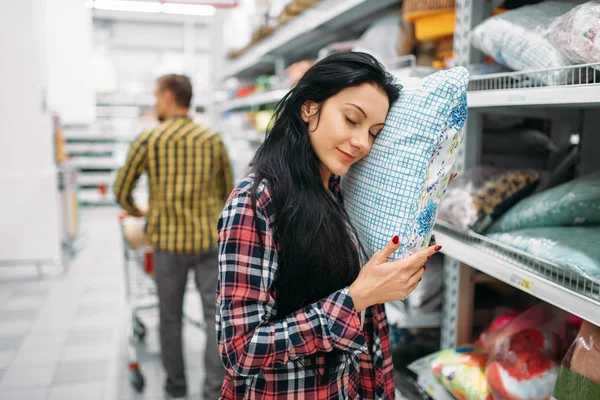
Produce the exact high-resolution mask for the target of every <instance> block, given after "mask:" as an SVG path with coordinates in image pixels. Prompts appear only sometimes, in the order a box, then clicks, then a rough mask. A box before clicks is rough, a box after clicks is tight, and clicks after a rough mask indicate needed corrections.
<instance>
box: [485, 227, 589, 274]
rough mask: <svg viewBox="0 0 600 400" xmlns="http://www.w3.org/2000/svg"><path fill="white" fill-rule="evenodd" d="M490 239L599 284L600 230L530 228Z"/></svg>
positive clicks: (500, 234)
mask: <svg viewBox="0 0 600 400" xmlns="http://www.w3.org/2000/svg"><path fill="white" fill-rule="evenodd" d="M487 236H488V237H490V238H491V239H494V240H497V241H499V242H501V243H504V244H507V245H509V246H512V247H514V248H517V249H519V250H522V251H525V252H527V253H530V254H532V255H533V256H535V257H538V258H541V259H543V260H546V261H549V262H551V263H554V264H556V265H558V266H559V267H563V268H564V269H565V270H566V271H572V272H575V273H578V274H580V275H582V276H584V277H586V278H588V279H591V280H594V281H596V282H600V245H599V243H600V227H598V226H594V227H548V228H531V229H522V230H518V231H514V232H508V233H493V234H488V235H487Z"/></svg>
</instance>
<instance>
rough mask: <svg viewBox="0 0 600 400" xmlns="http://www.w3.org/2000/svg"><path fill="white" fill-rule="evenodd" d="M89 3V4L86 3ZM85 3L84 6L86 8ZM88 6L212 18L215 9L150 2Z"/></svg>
mask: <svg viewBox="0 0 600 400" xmlns="http://www.w3.org/2000/svg"><path fill="white" fill-rule="evenodd" d="M88 3H90V2H88ZM88 3H86V6H88ZM91 3H92V4H91V5H90V6H93V8H95V9H97V10H109V11H130V12H143V13H165V14H178V15H201V16H212V15H214V14H215V12H216V9H215V7H213V6H209V5H201V4H174V3H165V4H161V3H158V2H152V1H132V0H93V2H91Z"/></svg>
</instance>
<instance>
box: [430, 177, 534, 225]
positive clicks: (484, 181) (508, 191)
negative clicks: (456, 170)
mask: <svg viewBox="0 0 600 400" xmlns="http://www.w3.org/2000/svg"><path fill="white" fill-rule="evenodd" d="M538 181H539V176H538V174H537V173H536V172H534V171H507V170H505V169H498V168H490V167H476V168H474V169H472V170H470V171H468V172H466V173H464V174H461V175H460V176H459V177H458V178H457V179H455V180H454V181H453V182H452V186H451V187H450V188H449V189H448V191H447V193H446V196H445V200H444V202H443V203H442V205H441V209H440V214H439V218H440V219H441V220H443V221H446V222H449V223H451V224H454V225H457V226H459V227H462V228H471V229H473V230H474V231H476V232H483V231H485V229H487V227H489V225H491V223H492V222H493V221H495V220H497V219H498V218H499V217H500V216H501V215H502V214H503V213H504V212H505V211H506V210H508V209H509V208H510V207H512V206H513V205H514V204H516V203H517V202H518V201H520V200H522V199H524V198H525V197H527V196H529V195H530V194H531V193H533V191H534V190H535V187H536V185H537V183H538Z"/></svg>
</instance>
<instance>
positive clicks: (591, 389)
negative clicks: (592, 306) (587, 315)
mask: <svg viewBox="0 0 600 400" xmlns="http://www.w3.org/2000/svg"><path fill="white" fill-rule="evenodd" d="M599 365H600V327H597V326H595V325H593V324H591V323H590V322H587V321H583V323H582V324H581V328H580V330H579V334H578V335H577V338H576V339H575V342H574V343H573V344H572V345H571V348H570V349H569V351H568V352H567V355H566V356H565V358H564V359H563V361H562V365H561V368H560V375H559V377H558V381H557V383H556V387H555V389H554V398H555V399H556V400H583V399H600V367H599Z"/></svg>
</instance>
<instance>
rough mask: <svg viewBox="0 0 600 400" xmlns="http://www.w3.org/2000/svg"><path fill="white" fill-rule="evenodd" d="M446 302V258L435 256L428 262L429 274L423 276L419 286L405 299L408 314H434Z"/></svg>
mask: <svg viewBox="0 0 600 400" xmlns="http://www.w3.org/2000/svg"><path fill="white" fill-rule="evenodd" d="M443 301H444V257H443V256H442V255H438V254H435V255H434V256H433V257H432V258H431V260H430V261H429V262H427V273H426V274H425V275H423V278H422V280H421V282H420V283H419V286H417V288H416V289H415V290H413V291H412V293H411V294H409V295H408V297H407V298H406V299H404V301H403V303H404V304H406V305H407V307H408V310H407V311H408V312H409V313H411V314H413V315H415V314H419V313H428V312H433V311H435V310H437V309H439V308H440V306H441V305H442V302H443Z"/></svg>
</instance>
